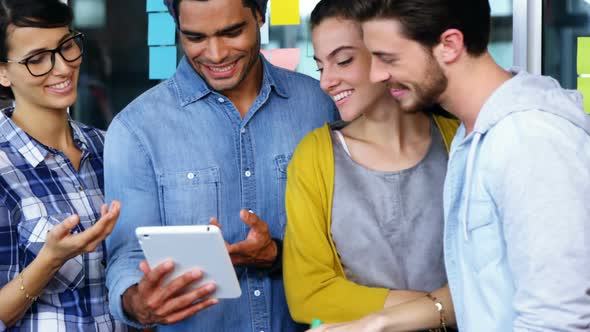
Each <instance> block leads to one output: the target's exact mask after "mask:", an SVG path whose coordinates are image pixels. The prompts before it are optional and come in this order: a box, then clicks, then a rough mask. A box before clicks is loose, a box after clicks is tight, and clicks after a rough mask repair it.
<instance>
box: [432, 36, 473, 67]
mask: <svg viewBox="0 0 590 332" xmlns="http://www.w3.org/2000/svg"><path fill="white" fill-rule="evenodd" d="M465 51H466V49H465V43H464V38H463V33H462V32H461V31H460V30H457V29H448V30H446V31H445V32H443V33H442V34H441V35H440V42H439V44H438V45H436V46H435V47H434V55H435V57H436V58H437V59H438V61H439V62H441V63H445V64H451V63H454V62H456V61H457V60H459V58H461V56H462V55H463V53H464V52H465Z"/></svg>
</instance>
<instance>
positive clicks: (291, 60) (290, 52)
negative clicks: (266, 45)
mask: <svg viewBox="0 0 590 332" xmlns="http://www.w3.org/2000/svg"><path fill="white" fill-rule="evenodd" d="M261 52H262V54H263V55H264V57H265V58H266V59H267V60H268V61H270V63H272V64H273V65H275V66H277V67H281V68H285V69H289V70H295V69H297V66H298V65H299V60H300V59H301V50H300V49H298V48H279V49H276V50H261Z"/></svg>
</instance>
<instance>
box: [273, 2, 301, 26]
mask: <svg viewBox="0 0 590 332" xmlns="http://www.w3.org/2000/svg"><path fill="white" fill-rule="evenodd" d="M300 23H301V17H300V16H299V0H272V1H271V2H270V25H299V24H300Z"/></svg>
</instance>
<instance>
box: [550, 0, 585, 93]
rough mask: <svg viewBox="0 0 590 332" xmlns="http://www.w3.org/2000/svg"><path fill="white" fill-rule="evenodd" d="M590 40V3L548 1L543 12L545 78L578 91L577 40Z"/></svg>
mask: <svg viewBox="0 0 590 332" xmlns="http://www.w3.org/2000/svg"><path fill="white" fill-rule="evenodd" d="M583 36H590V0H546V1H544V8H543V57H542V59H543V74H544V75H549V76H552V77H554V78H555V79H557V80H558V81H559V82H560V83H561V85H562V86H563V87H564V88H568V89H576V87H577V68H576V66H577V51H578V50H577V39H578V37H583Z"/></svg>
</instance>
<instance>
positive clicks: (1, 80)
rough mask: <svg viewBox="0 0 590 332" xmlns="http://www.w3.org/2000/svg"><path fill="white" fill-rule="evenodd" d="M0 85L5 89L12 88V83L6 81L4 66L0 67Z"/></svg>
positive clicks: (6, 75)
mask: <svg viewBox="0 0 590 332" xmlns="http://www.w3.org/2000/svg"><path fill="white" fill-rule="evenodd" d="M0 85H2V86H3V87H5V88H10V87H11V86H12V82H10V80H9V79H8V68H6V64H1V65H0Z"/></svg>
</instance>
